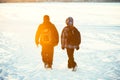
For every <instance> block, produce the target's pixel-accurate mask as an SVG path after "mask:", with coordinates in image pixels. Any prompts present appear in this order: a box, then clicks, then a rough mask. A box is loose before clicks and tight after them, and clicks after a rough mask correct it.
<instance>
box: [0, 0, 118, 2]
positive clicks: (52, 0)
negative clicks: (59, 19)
mask: <svg viewBox="0 0 120 80" xmlns="http://www.w3.org/2000/svg"><path fill="white" fill-rule="evenodd" d="M0 2H120V0H0Z"/></svg>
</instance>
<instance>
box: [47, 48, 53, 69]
mask: <svg viewBox="0 0 120 80" xmlns="http://www.w3.org/2000/svg"><path fill="white" fill-rule="evenodd" d="M48 51H49V52H48V67H49V68H52V64H53V54H54V48H53V47H52V46H49V50H48Z"/></svg>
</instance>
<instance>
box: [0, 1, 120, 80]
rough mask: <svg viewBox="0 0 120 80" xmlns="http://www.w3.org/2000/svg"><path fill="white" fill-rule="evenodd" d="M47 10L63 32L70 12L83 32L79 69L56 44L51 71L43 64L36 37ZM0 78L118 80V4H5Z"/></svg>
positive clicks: (0, 21)
mask: <svg viewBox="0 0 120 80" xmlns="http://www.w3.org/2000/svg"><path fill="white" fill-rule="evenodd" d="M45 14H48V15H49V16H50V18H51V22H53V23H54V24H55V25H56V28H57V30H58V31H59V35H61V31H62V29H63V28H64V26H65V19H66V18H67V17H68V16H72V17H73V18H74V24H75V26H76V27H77V28H78V29H79V31H80V32H81V37H82V43H81V45H80V50H78V51H75V55H74V57H75V60H76V62H77V64H78V69H77V71H76V72H72V71H71V70H69V69H67V55H66V51H65V50H61V45H60V42H59V45H58V46H56V47H55V51H54V53H55V54H54V64H53V70H46V69H44V68H43V63H42V59H41V54H40V52H41V46H39V47H38V48H37V47H36V45H35V42H34V37H35V32H36V30H37V27H38V25H39V24H40V23H41V22H42V20H43V16H44V15H45ZM0 80H120V3H1V4H0Z"/></svg>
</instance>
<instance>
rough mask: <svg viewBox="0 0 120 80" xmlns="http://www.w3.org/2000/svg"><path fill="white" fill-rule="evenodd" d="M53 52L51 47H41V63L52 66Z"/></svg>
mask: <svg viewBox="0 0 120 80" xmlns="http://www.w3.org/2000/svg"><path fill="white" fill-rule="evenodd" d="M53 52H54V47H53V46H48V45H46V46H42V54H41V56H42V61H43V62H44V64H46V65H50V66H51V65H52V64H53Z"/></svg>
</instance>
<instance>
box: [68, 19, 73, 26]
mask: <svg viewBox="0 0 120 80" xmlns="http://www.w3.org/2000/svg"><path fill="white" fill-rule="evenodd" d="M66 24H67V25H68V26H72V25H73V18H72V17H68V18H67V19H66Z"/></svg>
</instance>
